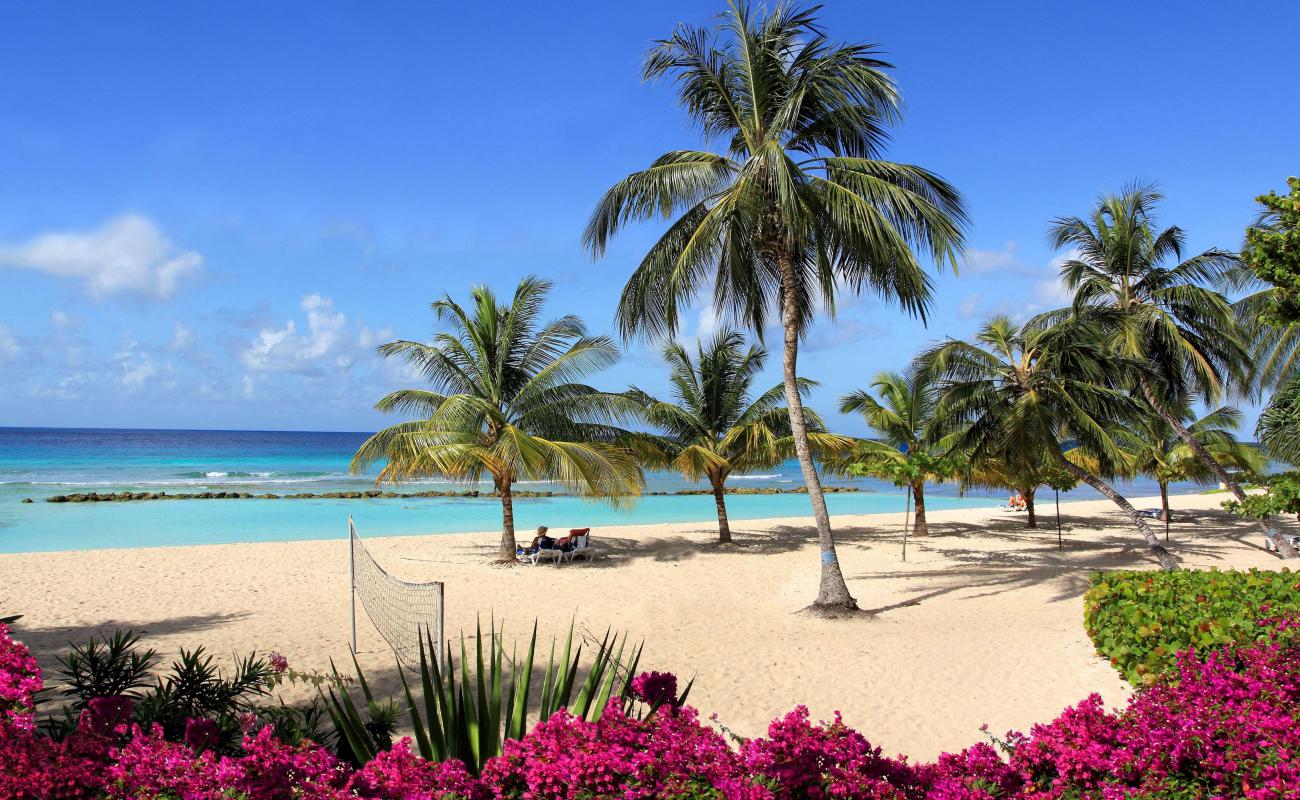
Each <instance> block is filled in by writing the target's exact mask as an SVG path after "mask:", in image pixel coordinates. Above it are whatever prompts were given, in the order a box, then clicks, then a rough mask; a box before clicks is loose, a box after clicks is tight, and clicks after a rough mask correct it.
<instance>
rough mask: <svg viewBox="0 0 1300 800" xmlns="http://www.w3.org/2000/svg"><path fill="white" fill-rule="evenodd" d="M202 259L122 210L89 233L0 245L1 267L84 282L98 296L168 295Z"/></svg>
mask: <svg viewBox="0 0 1300 800" xmlns="http://www.w3.org/2000/svg"><path fill="white" fill-rule="evenodd" d="M202 262H203V258H202V256H200V255H199V254H198V253H196V252H194V251H193V250H177V248H176V247H175V246H174V245H173V244H172V243H171V241H169V240H168V239H167V237H166V236H164V235H163V233H162V231H161V230H159V228H158V226H157V225H156V224H155V223H154V222H153V221H152V220H150V219H149V218H147V217H143V216H140V215H138V214H124V215H122V216H120V217H115V218H113V219H110V220H109V221H108V222H105V223H104V224H103V225H101V226H100V227H99V228H97V229H95V230H92V231H85V232H57V233H44V234H41V235H40V236H37V237H35V238H33V239H30V240H28V241H27V242H24V243H22V244H16V245H7V246H5V245H0V266H8V267H15V268H19V269H34V270H36V271H38V272H44V273H46V274H49V275H55V276H58V277H62V278H73V279H77V280H80V281H83V282H84V284H85V288H86V291H87V292H89V293H90V295H91V296H92V297H95V298H97V299H100V298H104V297H108V296H110V295H114V294H119V293H135V294H143V295H148V296H152V297H156V298H159V299H165V298H168V297H170V296H171V295H172V294H173V293H175V291H176V288H177V285H178V284H179V283H180V281H181V280H182V279H184V278H186V277H189V276H190V275H193V274H195V273H197V272H198V270H199V266H200V265H201V264H202Z"/></svg>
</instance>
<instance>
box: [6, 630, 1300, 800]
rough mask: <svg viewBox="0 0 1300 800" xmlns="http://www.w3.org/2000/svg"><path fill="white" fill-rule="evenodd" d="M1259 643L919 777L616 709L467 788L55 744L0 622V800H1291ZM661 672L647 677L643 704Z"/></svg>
mask: <svg viewBox="0 0 1300 800" xmlns="http://www.w3.org/2000/svg"><path fill="white" fill-rule="evenodd" d="M1266 630H1267V631H1268V635H1267V637H1266V640H1265V641H1262V642H1252V643H1249V644H1247V645H1240V646H1230V647H1228V648H1226V649H1223V650H1221V651H1216V652H1213V653H1210V654H1209V655H1206V656H1204V657H1201V656H1198V655H1196V654H1195V653H1193V652H1190V651H1189V652H1187V653H1184V654H1182V655H1181V656H1180V657H1179V658H1178V661H1177V674H1176V675H1174V676H1170V677H1173V678H1176V679H1174V680H1162V681H1157V682H1154V683H1151V684H1149V685H1144V686H1142V687H1139V688H1138V689H1137V690H1136V691H1135V693H1134V695H1133V697H1132V699H1131V700H1130V702H1129V703H1128V705H1127V706H1126V707H1125V708H1123V709H1119V710H1107V709H1105V708H1104V707H1103V704H1102V701H1101V699H1100V698H1099V697H1096V696H1092V697H1089V698H1087V699H1085V700H1084V701H1083V702H1081V703H1079V704H1078V705H1076V706H1074V707H1072V708H1069V709H1066V711H1065V712H1064V713H1062V714H1061V715H1060V716H1059V717H1057V718H1056V719H1055V720H1053V721H1052V722H1049V723H1046V724H1042V725H1036V726H1034V727H1033V728H1032V729H1031V730H1029V731H1028V732H1027V733H1023V734H1022V733H1015V732H1012V733H1008V734H1006V735H1005V736H1004V737H1001V738H998V739H994V740H993V741H992V742H991V743H979V744H975V745H972V746H971V747H969V748H967V749H965V750H963V751H961V752H959V753H946V754H944V755H942V756H940V757H939V758H938V759H937V760H935V761H934V762H933V763H922V764H911V763H909V762H908V761H906V760H905V759H902V758H892V757H889V756H886V755H884V754H883V753H882V751H881V750H880V748H878V747H875V746H873V745H872V744H871V743H870V742H869V741H867V739H866V738H865V737H863V736H862V734H860V733H858V732H857V731H854V730H853V729H852V728H849V727H848V726H847V725H845V724H844V723H843V721H842V720H840V719H839V718H838V716H837V717H836V718H835V719H834V720H833V721H831V722H829V723H824V722H823V723H813V722H812V721H811V718H810V716H809V713H808V710H807V709H805V708H802V707H800V708H796V709H795V710H793V711H791V712H790V713H789V714H786V715H785V716H784V717H782V718H780V719H778V720H775V721H774V722H772V724H771V725H770V727H769V728H768V731H767V735H766V736H764V737H760V738H755V739H749V740H741V741H739V742H738V746H736V747H732V746H731V745H730V744H729V743H728V741H727V739H725V738H724V737H723V736H722V735H721V734H719V733H717V732H716V731H715V730H714V729H713V728H711V727H709V726H707V725H704V724H701V722H700V721H699V719H698V717H697V715H696V712H695V710H694V709H692V708H690V707H689V706H685V705H678V704H675V703H664V704H662V705H660V706H659V707H658V708H657V709H656V710H655V711H654V713H652V714H650V715H648V716H646V717H645V718H639V717H638V716H637V715H634V714H628V713H625V712H624V710H623V708H622V707H621V704H620V703H618V701H617V700H615V701H613V702H611V703H610V706H609V708H608V710H607V711H606V712H605V714H604V715H602V716H601V717H600V719H599V720H596V721H594V722H593V721H587V720H584V719H582V718H580V717H574V716H571V715H569V714H568V713H567V712H565V711H560V712H558V713H556V714H555V715H554V716H552V717H551V718H550V719H548V720H545V721H543V722H541V723H539V724H538V725H537V726H536V727H535V728H534V729H533V730H532V731H531V732H530V733H528V734H527V735H526V736H524V737H523V738H522V739H519V740H512V741H510V742H507V743H506V746H505V750H504V753H503V755H501V756H498V757H495V758H492V759H488V761H487V762H486V764H485V765H484V769H483V771H482V773H481V774H480V775H479V776H477V777H475V776H472V775H471V774H470V773H469V772H468V771H467V770H466V769H465V767H464V765H463V764H462V763H461V762H459V761H456V760H448V761H444V762H441V763H437V762H433V761H427V760H425V759H422V758H420V757H418V756H417V755H416V754H415V753H414V752H412V750H411V743H410V741H409V740H406V739H403V740H400V741H398V742H397V743H396V744H394V745H393V746H392V748H391V749H389V750H387V751H385V752H382V753H380V754H379V755H378V756H377V757H375V758H374V759H372V760H370V761H369V762H367V763H365V764H363V765H362V766H361V767H359V768H353V767H352V766H350V765H349V764H347V763H346V762H344V761H342V760H340V759H339V758H337V757H336V756H335V755H334V754H333V753H331V752H330V751H329V750H328V749H326V748H324V747H322V746H320V745H318V744H316V743H314V742H311V741H302V742H298V743H296V744H290V743H286V742H284V741H282V740H281V739H279V738H277V736H276V735H275V731H274V728H273V727H272V726H269V725H267V726H264V727H262V728H261V729H260V730H257V731H249V732H248V733H247V734H246V735H245V736H244V738H243V740H242V743H241V745H240V747H239V748H238V750H237V751H236V752H233V753H225V754H223V753H220V752H218V751H215V750H212V749H208V748H206V747H204V741H203V739H204V737H205V736H208V735H210V734H211V733H212V731H211V729H210V728H206V727H205V726H204V725H203V724H202V723H203V722H204V721H203V720H200V721H199V723H197V724H196V725H194V726H191V727H192V728H193V736H190V735H188V734H189V733H190V731H189V730H188V729H187V736H186V737H185V738H186V739H193V741H189V742H186V741H181V742H176V741H169V740H168V739H167V738H166V737H165V736H164V734H163V731H162V729H161V727H160V726H157V725H154V726H152V727H148V728H146V727H142V726H141V725H140V724H139V723H138V722H134V721H132V715H131V708H130V705H131V700H130V698H124V697H113V698H95V699H93V700H92V701H91V702H88V703H87V704H86V706H85V708H84V709H83V710H82V711H81V712H80V715H79V717H78V720H77V728H76V730H75V731H74V732H73V733H71V734H69V735H67V736H65V737H64V738H62V739H58V740H56V739H52V738H50V737H47V736H43V735H41V734H40V733H39V732H38V731H37V730H36V729H35V728H34V726H33V725H32V724H31V717H32V714H33V711H32V695H33V693H35V692H36V691H39V689H40V687H41V678H40V672H39V669H38V668H37V666H36V664H35V662H34V661H33V660H32V659H31V656H30V654H29V653H28V652H27V649H26V648H25V647H23V645H22V644H20V643H18V642H16V641H14V640H13V639H12V638H11V637H10V636H9V632H8V630H7V629H6V628H4V627H3V626H2V625H0V710H2V711H3V716H2V717H0V799H2V800H37V799H38V798H39V799H40V800H62V799H63V798H114V799H115V800H116V799H121V800H125V799H126V798H168V799H169V800H171V799H174V800H219V799H225V798H229V800H240V799H241V798H243V799H246V800H280V799H281V798H283V799H284V800H289V799H290V798H301V799H302V800H343V798H370V799H371V800H507V799H509V800H552V799H553V800H579V798H581V799H582V800H602V799H604V798H609V799H610V800H614V799H615V798H617V799H618V800H650V799H651V798H672V799H673V800H832V798H837V799H841V800H1123V799H1130V800H1155V798H1177V799H1181V800H1211V799H1212V798H1243V799H1244V800H1265V799H1266V798H1267V799H1270V800H1280V799H1281V798H1295V797H1298V796H1300V640H1297V639H1296V638H1292V637H1290V634H1291V633H1294V632H1295V630H1296V626H1295V624H1294V623H1293V622H1290V621H1286V620H1282V621H1276V622H1274V623H1273V624H1271V625H1269V626H1268V627H1267V629H1266ZM669 677H670V676H667V675H666V674H661V675H659V676H649V675H647V676H646V677H645V679H644V680H643V681H640V682H639V683H640V685H641V686H642V688H643V689H644V691H645V694H646V695H648V696H649V697H654V698H660V697H665V696H666V695H667V694H668V692H667V687H668V684H669V683H670V681H669V680H668V678H669Z"/></svg>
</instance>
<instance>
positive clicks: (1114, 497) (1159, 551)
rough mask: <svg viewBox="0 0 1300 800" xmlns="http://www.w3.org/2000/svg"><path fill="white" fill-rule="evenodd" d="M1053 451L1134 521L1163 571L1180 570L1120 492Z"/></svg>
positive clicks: (1075, 475) (1056, 449) (1071, 471)
mask: <svg viewBox="0 0 1300 800" xmlns="http://www.w3.org/2000/svg"><path fill="white" fill-rule="evenodd" d="M1052 451H1053V452H1054V453H1055V454H1056V460H1057V463H1059V464H1060V465H1061V467H1062V468H1064V469H1065V471H1066V472H1068V473H1070V474H1071V475H1073V476H1074V477H1075V478H1077V479H1078V480H1081V481H1083V482H1084V483H1086V484H1088V485H1089V486H1091V487H1092V488H1094V489H1096V490H1097V491H1098V492H1100V493H1101V494H1103V495H1104V496H1106V497H1108V498H1110V501H1111V502H1112V503H1114V504H1115V505H1117V506H1119V509H1120V511H1123V512H1124V514H1125V515H1126V516H1127V517H1128V518H1129V519H1130V520H1132V521H1133V524H1134V525H1136V526H1137V529H1138V531H1140V532H1141V533H1142V538H1143V539H1146V541H1147V547H1149V548H1151V553H1152V555H1154V556H1155V557H1156V561H1158V562H1160V568H1161V569H1165V570H1175V569H1178V562H1177V561H1175V560H1174V557H1173V556H1172V555H1170V554H1169V551H1168V550H1166V549H1165V546H1164V545H1162V544H1161V543H1160V540H1159V539H1158V538H1156V534H1155V531H1153V530H1151V526H1150V525H1148V524H1147V522H1146V520H1144V519H1142V515H1141V514H1139V513H1138V512H1137V509H1136V508H1134V507H1133V504H1132V503H1130V502H1129V501H1128V500H1127V499H1125V498H1124V496H1123V495H1121V494H1120V493H1119V492H1117V491H1115V490H1114V489H1113V488H1112V487H1111V485H1110V484H1108V483H1106V482H1105V481H1103V480H1102V479H1101V478H1098V477H1097V476H1096V475H1093V474H1092V473H1090V472H1088V471H1087V470H1085V469H1083V468H1082V467H1080V466H1079V465H1077V464H1075V463H1074V462H1073V461H1071V460H1070V459H1068V458H1066V457H1065V455H1064V454H1063V453H1062V452H1061V451H1060V448H1059V445H1058V446H1057V447H1054V448H1052Z"/></svg>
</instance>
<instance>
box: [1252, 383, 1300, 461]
mask: <svg viewBox="0 0 1300 800" xmlns="http://www.w3.org/2000/svg"><path fill="white" fill-rule="evenodd" d="M1255 436H1256V437H1257V438H1258V439H1259V443H1260V444H1261V445H1262V446H1263V448H1264V450H1265V451H1267V452H1268V454H1269V455H1270V456H1272V457H1273V458H1276V459H1279V460H1282V461H1286V462H1287V463H1290V464H1300V378H1292V379H1291V380H1290V381H1288V382H1287V383H1286V384H1284V385H1283V386H1282V388H1281V389H1279V390H1278V391H1277V393H1275V394H1274V395H1273V397H1272V399H1270V400H1269V402H1268V406H1267V407H1265V409H1264V411H1263V412H1262V413H1261V414H1260V415H1259V422H1258V423H1256V425H1255Z"/></svg>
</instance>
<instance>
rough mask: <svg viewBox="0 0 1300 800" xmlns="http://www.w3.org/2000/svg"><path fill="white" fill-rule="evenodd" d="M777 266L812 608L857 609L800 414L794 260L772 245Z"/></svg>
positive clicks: (787, 398)
mask: <svg viewBox="0 0 1300 800" xmlns="http://www.w3.org/2000/svg"><path fill="white" fill-rule="evenodd" d="M774 250H775V255H776V261H777V266H778V267H779V268H780V271H781V297H780V300H781V324H782V327H783V328H784V333H785V337H784V339H785V341H784V349H783V351H782V354H781V368H782V378H783V380H784V382H785V402H786V407H787V408H788V409H789V412H790V433H791V434H792V436H793V438H794V452H795V455H797V456H798V457H799V467H800V469H801V470H802V471H803V481H804V485H805V486H806V487H808V499H809V500H810V501H811V502H812V509H813V519H814V520H815V521H816V523H817V545H818V548H819V549H820V551H821V580H820V582H819V584H818V587H817V599H816V600H815V601H814V602H813V604H812V607H811V608H812V610H813V611H825V612H831V613H834V612H836V611H856V610H857V608H858V603H857V601H856V600H854V599H853V595H851V594H849V586H848V584H847V583H845V582H844V573H843V572H842V571H840V560H839V556H838V555H837V554H836V552H835V535H834V534H833V533H831V518H830V514H829V513H827V511H826V496H825V495H824V494H823V493H822V483H821V479H820V478H818V477H817V468H816V467H815V466H814V465H813V460H812V452H811V450H810V449H809V447H808V424H807V421H806V420H805V418H804V413H803V399H802V398H800V397H799V382H798V373H797V371H796V365H797V362H798V360H799V320H798V301H797V297H796V288H797V287H796V277H795V271H794V259H793V258H792V257H791V256H790V254H789V253H788V252H785V250H784V248H782V247H779V246H778V247H776V248H774Z"/></svg>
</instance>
